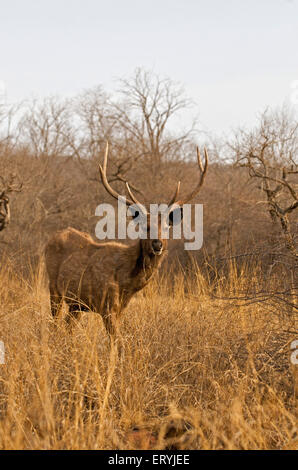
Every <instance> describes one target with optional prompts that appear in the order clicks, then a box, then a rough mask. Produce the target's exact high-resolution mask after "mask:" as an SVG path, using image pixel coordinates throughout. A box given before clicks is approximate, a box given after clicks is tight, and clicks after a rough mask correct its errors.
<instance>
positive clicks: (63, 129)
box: [19, 97, 74, 158]
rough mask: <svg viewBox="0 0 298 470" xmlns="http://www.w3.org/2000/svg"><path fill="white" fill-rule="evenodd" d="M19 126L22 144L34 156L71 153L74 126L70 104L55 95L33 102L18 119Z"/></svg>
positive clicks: (72, 150)
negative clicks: (26, 145) (27, 147)
mask: <svg viewBox="0 0 298 470" xmlns="http://www.w3.org/2000/svg"><path fill="white" fill-rule="evenodd" d="M19 127H20V129H21V135H22V138H23V141H24V143H25V144H28V145H29V148H30V150H31V151H32V154H33V155H34V156H35V157H41V156H46V157H49V158H52V157H57V156H72V155H73V153H74V145H71V143H72V142H73V140H74V128H73V124H72V122H71V112H70V104H69V102H68V101H67V100H60V99H59V98H57V97H49V98H45V99H44V100H42V101H37V100H35V101H33V102H32V103H30V104H29V105H28V109H27V111H26V112H25V113H24V115H23V117H22V119H21V120H20V123H19Z"/></svg>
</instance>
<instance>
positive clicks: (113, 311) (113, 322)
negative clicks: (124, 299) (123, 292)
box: [101, 287, 119, 342]
mask: <svg viewBox="0 0 298 470" xmlns="http://www.w3.org/2000/svg"><path fill="white" fill-rule="evenodd" d="M101 311H102V319H103V322H104V325H105V328H106V330H107V333H108V335H109V337H110V339H111V340H113V342H114V341H115V340H116V339H117V337H118V322H117V316H118V311H119V296H118V291H117V289H116V288H115V287H110V288H109V289H108V290H107V292H106V295H105V298H104V303H103V308H102V310H101Z"/></svg>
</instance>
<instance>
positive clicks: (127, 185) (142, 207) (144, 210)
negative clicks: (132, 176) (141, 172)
mask: <svg viewBox="0 0 298 470" xmlns="http://www.w3.org/2000/svg"><path fill="white" fill-rule="evenodd" d="M125 186H126V189H127V192H128V194H129V195H130V197H131V199H132V200H133V202H134V203H135V204H136V205H137V206H138V207H140V209H141V210H142V212H143V213H144V214H147V210H146V208H145V206H143V204H141V203H140V201H138V199H137V198H136V197H135V196H134V194H133V192H132V190H131V189H130V186H129V184H128V182H127V181H126V183H125Z"/></svg>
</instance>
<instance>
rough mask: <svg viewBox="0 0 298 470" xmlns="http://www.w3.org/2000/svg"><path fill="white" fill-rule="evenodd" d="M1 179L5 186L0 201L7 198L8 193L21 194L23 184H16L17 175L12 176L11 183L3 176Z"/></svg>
mask: <svg viewBox="0 0 298 470" xmlns="http://www.w3.org/2000/svg"><path fill="white" fill-rule="evenodd" d="M0 179H1V181H2V184H3V188H4V189H3V190H2V192H1V194H0V199H1V198H3V197H4V196H6V194H8V193H20V192H21V191H22V188H23V183H15V179H16V175H15V174H12V175H11V176H10V181H9V182H8V183H7V181H6V180H5V179H4V178H3V176H0Z"/></svg>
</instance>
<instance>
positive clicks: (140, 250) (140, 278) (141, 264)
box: [131, 240, 163, 288]
mask: <svg viewBox="0 0 298 470" xmlns="http://www.w3.org/2000/svg"><path fill="white" fill-rule="evenodd" d="M131 248H132V249H133V253H134V263H133V267H132V270H131V278H132V280H133V282H134V284H135V285H136V286H137V285H140V288H142V287H144V286H145V285H146V284H147V282H148V281H149V280H150V278H151V277H152V275H153V274H154V272H155V271H157V269H158V268H159V266H160V264H161V261H162V259H163V254H162V255H160V256H157V255H153V254H151V253H148V252H146V250H145V249H144V247H143V245H142V242H141V240H140V241H138V243H137V244H136V245H134V246H133V247H131Z"/></svg>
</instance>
